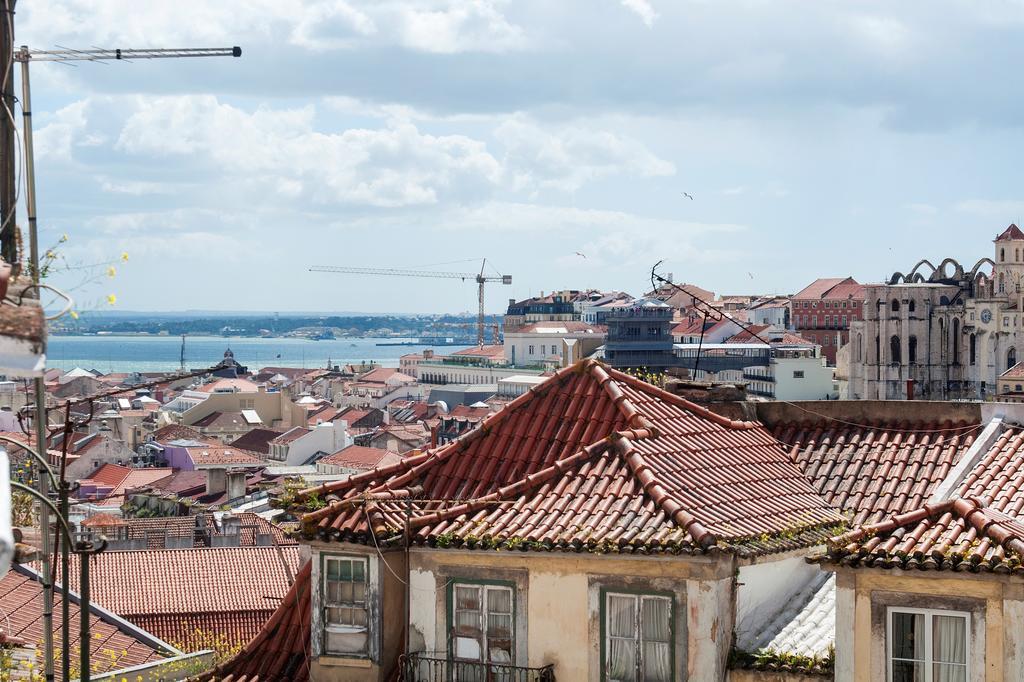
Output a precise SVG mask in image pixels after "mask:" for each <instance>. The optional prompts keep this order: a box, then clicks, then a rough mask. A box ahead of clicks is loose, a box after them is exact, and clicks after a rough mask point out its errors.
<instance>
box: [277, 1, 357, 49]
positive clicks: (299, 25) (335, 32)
mask: <svg viewBox="0 0 1024 682" xmlns="http://www.w3.org/2000/svg"><path fill="white" fill-rule="evenodd" d="M296 19H297V22H296V24H295V26H294V27H293V28H292V32H291V35H290V41H291V42H292V43H293V44H295V45H300V46H302V47H308V48H310V49H313V50H330V49H338V48H342V47H349V46H351V45H352V36H353V34H355V35H359V36H369V35H373V34H375V33H377V24H376V23H375V22H374V21H373V19H372V18H371V17H370V16H369V15H368V14H366V13H365V12H362V11H360V10H359V9H356V8H355V7H353V6H352V5H350V4H349V3H347V2H345V0H324V1H323V2H315V3H312V4H311V5H308V6H307V7H306V8H305V11H303V12H301V13H299V14H298V15H297V16H296Z"/></svg>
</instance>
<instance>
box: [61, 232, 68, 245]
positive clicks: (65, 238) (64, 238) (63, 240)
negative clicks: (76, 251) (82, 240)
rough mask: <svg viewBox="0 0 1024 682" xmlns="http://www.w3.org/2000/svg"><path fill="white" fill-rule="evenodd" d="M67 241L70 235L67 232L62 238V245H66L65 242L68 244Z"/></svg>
mask: <svg viewBox="0 0 1024 682" xmlns="http://www.w3.org/2000/svg"><path fill="white" fill-rule="evenodd" d="M67 240H68V233H67V232H65V233H64V234H62V235H61V236H60V243H61V244H63V243H64V242H66V241H67Z"/></svg>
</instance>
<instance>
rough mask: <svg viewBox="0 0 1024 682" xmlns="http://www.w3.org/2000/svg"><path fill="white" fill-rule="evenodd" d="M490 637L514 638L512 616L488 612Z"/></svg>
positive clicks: (488, 633)
mask: <svg viewBox="0 0 1024 682" xmlns="http://www.w3.org/2000/svg"><path fill="white" fill-rule="evenodd" d="M487 638H488V639H492V638H493V639H512V616H506V615H502V614H500V613H499V614H494V613H490V614H487Z"/></svg>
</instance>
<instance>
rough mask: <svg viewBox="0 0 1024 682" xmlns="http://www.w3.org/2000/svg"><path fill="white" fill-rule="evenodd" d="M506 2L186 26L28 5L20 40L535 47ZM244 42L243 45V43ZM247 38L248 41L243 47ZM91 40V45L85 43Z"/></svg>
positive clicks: (247, 5) (371, 0)
mask: <svg viewBox="0 0 1024 682" xmlns="http://www.w3.org/2000/svg"><path fill="white" fill-rule="evenodd" d="M502 4H504V3H503V2H501V1H500V0H418V1H414V0H316V1H314V2H308V1H304V0H247V1H246V2H244V3H232V2H227V1H226V0H224V1H219V2H201V3H192V4H190V5H189V8H188V20H187V21H182V15H181V3H180V2H179V1H178V0H146V3H145V11H140V9H139V6H138V2H137V0H64V2H61V3H27V4H26V8H25V10H24V12H23V13H19V19H22V24H21V25H19V28H18V33H19V37H20V36H22V35H24V36H28V37H30V38H31V44H33V45H38V46H50V45H55V44H69V43H72V44H79V43H81V44H92V45H110V46H118V45H133V46H151V45H165V44H166V45H179V44H180V45H195V44H201V45H233V44H237V43H240V42H247V43H254V42H255V43H261V44H275V43H277V44H279V43H280V40H281V36H287V37H288V43H290V44H291V45H296V46H298V47H302V48H306V49H310V50H314V51H322V50H334V49H348V48H352V47H355V46H358V45H361V44H369V45H397V46H401V47H404V48H408V49H412V50H420V51H424V52H436V53H443V54H455V53H461V52H504V51H507V50H517V49H522V48H524V47H526V46H527V45H528V41H527V39H526V34H525V32H524V30H523V28H522V27H520V26H517V25H515V24H513V23H511V22H510V21H509V20H508V19H507V18H506V17H505V15H504V13H503V12H502V11H501V10H500V9H499V6H500V5H502ZM240 37H241V38H240ZM242 38H244V39H245V40H244V41H243V40H242ZM83 40H85V41H87V42H85V43H82V41H83Z"/></svg>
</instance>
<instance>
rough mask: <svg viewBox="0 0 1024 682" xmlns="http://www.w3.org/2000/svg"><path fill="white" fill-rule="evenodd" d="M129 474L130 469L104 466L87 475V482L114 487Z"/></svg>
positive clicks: (118, 466)
mask: <svg viewBox="0 0 1024 682" xmlns="http://www.w3.org/2000/svg"><path fill="white" fill-rule="evenodd" d="M129 473H131V467H124V466H121V465H120V464H104V465H102V466H101V467H100V468H99V469H97V470H96V471H94V472H92V474H90V475H89V480H91V481H96V482H97V483H102V484H103V485H109V486H110V487H114V486H116V485H118V484H119V483H120V482H121V481H123V480H124V479H125V478H126V477H127V476H128V474H129Z"/></svg>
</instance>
